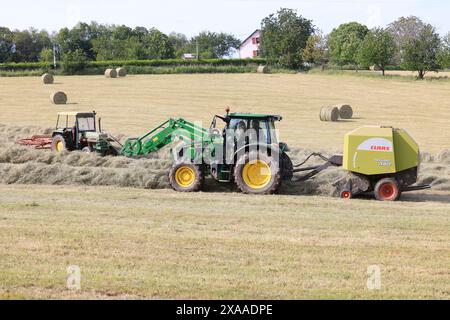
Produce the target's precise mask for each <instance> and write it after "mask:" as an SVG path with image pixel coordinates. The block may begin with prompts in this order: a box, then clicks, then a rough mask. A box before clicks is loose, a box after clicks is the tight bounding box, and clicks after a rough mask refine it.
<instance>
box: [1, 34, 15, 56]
mask: <svg viewBox="0 0 450 320" xmlns="http://www.w3.org/2000/svg"><path fill="white" fill-rule="evenodd" d="M13 39H14V35H13V33H12V32H11V30H9V29H8V28H4V27H0V63H4V62H8V61H10V59H11V58H12V51H13V47H14V41H13Z"/></svg>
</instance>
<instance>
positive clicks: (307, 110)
mask: <svg viewBox="0 0 450 320" xmlns="http://www.w3.org/2000/svg"><path fill="white" fill-rule="evenodd" d="M55 81H56V84H54V85H52V86H44V85H42V84H41V82H40V79H39V78H35V77H27V78H0V107H1V108H2V113H1V115H0V123H3V124H23V125H30V124H37V125H42V126H46V127H49V126H52V125H54V123H55V121H56V112H58V111H61V110H75V111H81V110H82V111H85V110H92V109H93V110H96V111H97V112H98V113H99V115H100V116H101V117H102V119H103V125H104V128H105V129H106V130H109V131H112V132H120V133H124V134H126V135H132V136H136V135H141V134H143V133H145V132H147V131H148V130H150V129H152V128H153V127H155V125H158V124H160V123H161V122H162V121H165V120H166V119H167V118H168V117H185V118H186V119H188V120H191V121H201V122H203V124H204V126H206V127H208V126H209V124H210V122H211V119H212V117H213V116H214V114H216V113H218V114H223V113H224V109H225V106H227V105H228V106H231V108H232V110H234V111H241V112H260V113H275V114H281V115H282V116H283V117H284V120H283V121H282V122H281V123H280V124H279V125H278V128H279V129H280V135H281V140H284V141H285V142H287V143H288V144H289V145H292V146H295V147H306V148H310V149H314V150H317V149H325V150H327V149H332V150H336V151H338V150H340V149H341V148H342V143H343V138H342V137H343V135H344V134H345V133H346V132H348V131H350V130H352V129H354V128H355V127H358V126H361V125H367V124H368V125H392V126H398V127H403V128H405V129H407V130H408V132H410V133H411V135H412V136H413V137H414V138H415V139H416V140H417V142H418V143H419V144H420V145H421V146H422V149H423V150H424V151H426V152H432V153H436V152H439V151H441V150H442V148H445V147H446V146H447V147H448V146H450V134H445V133H444V131H445V129H447V128H448V127H449V117H450V99H449V90H450V89H449V87H450V85H449V83H447V82H441V83H440V82H432V83H430V82H421V81H398V80H395V79H388V80H382V79H377V78H376V79H371V78H369V79H368V78H359V77H351V76H349V77H346V76H321V75H304V74H293V75H289V74H273V75H259V74H241V75H161V76H156V75H155V76H129V77H127V78H123V79H106V78H104V77H101V76H78V77H77V76H74V77H57V78H56V80H55ZM55 90H62V91H65V92H66V93H67V94H68V97H69V104H68V105H67V106H64V107H55V106H54V105H52V104H51V103H50V100H49V96H50V93H52V92H53V91H55ZM344 102H346V103H350V104H351V105H352V106H353V107H354V109H355V119H354V120H351V121H341V122H338V123H322V122H320V121H319V109H320V107H321V106H323V105H327V104H337V103H344Z"/></svg>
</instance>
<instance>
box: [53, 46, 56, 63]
mask: <svg viewBox="0 0 450 320" xmlns="http://www.w3.org/2000/svg"><path fill="white" fill-rule="evenodd" d="M53 68H54V69H55V70H56V44H55V43H54V44H53Z"/></svg>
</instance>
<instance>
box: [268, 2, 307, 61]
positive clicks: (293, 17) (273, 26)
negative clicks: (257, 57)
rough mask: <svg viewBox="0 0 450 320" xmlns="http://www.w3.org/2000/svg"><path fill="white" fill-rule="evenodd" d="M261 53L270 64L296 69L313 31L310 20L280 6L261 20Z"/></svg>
mask: <svg viewBox="0 0 450 320" xmlns="http://www.w3.org/2000/svg"><path fill="white" fill-rule="evenodd" d="M261 29H262V30H261V55H262V56H263V57H264V58H266V59H267V60H268V61H269V63H271V64H279V65H280V66H282V67H285V68H291V69H298V68H300V67H301V66H302V62H303V61H302V53H303V50H304V49H305V47H306V43H307V41H308V38H309V36H310V35H311V34H313V32H314V27H313V24H312V21H311V20H308V19H306V18H304V17H302V16H301V15H298V14H297V11H295V10H292V9H286V8H282V9H280V10H279V11H278V12H277V13H275V14H271V15H270V16H268V17H266V18H264V19H263V20H262V22H261Z"/></svg>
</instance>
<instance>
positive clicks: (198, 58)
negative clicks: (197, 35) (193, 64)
mask: <svg viewBox="0 0 450 320" xmlns="http://www.w3.org/2000/svg"><path fill="white" fill-rule="evenodd" d="M195 47H196V48H197V61H198V60H200V57H199V53H198V51H199V50H198V39H195Z"/></svg>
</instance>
